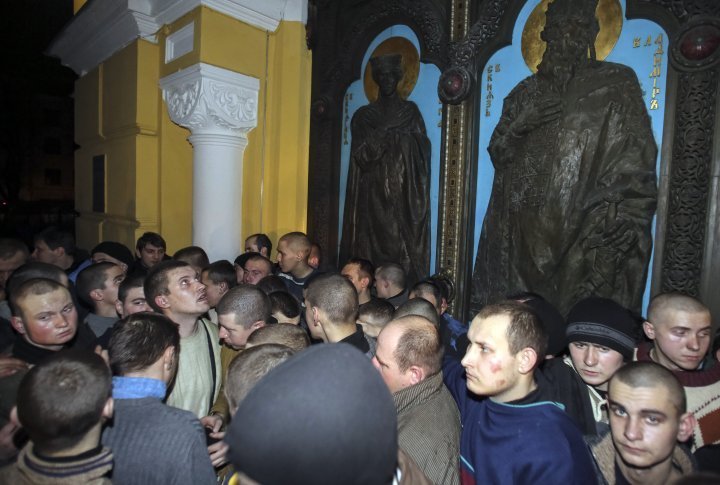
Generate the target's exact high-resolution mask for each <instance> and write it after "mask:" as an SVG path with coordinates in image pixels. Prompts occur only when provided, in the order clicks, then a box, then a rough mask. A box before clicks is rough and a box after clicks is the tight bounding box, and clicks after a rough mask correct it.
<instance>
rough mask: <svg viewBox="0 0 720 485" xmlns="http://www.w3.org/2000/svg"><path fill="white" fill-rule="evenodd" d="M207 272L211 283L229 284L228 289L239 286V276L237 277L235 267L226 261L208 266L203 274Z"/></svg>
mask: <svg viewBox="0 0 720 485" xmlns="http://www.w3.org/2000/svg"><path fill="white" fill-rule="evenodd" d="M206 271H207V277H208V279H209V280H210V281H212V282H213V283H215V284H216V285H219V284H221V283H225V284H227V287H228V289H230V288H233V287H235V286H237V284H238V283H237V276H236V275H235V266H233V264H232V263H231V262H230V261H228V260H226V259H221V260H220V261H215V262H214V263H212V264H210V265H208V266H207V267H206V268H205V269H203V273H205V272H206Z"/></svg>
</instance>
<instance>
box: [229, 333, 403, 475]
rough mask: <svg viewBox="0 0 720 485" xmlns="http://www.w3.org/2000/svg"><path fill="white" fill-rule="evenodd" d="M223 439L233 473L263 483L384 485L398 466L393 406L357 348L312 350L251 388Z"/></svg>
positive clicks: (341, 346)
mask: <svg viewBox="0 0 720 485" xmlns="http://www.w3.org/2000/svg"><path fill="white" fill-rule="evenodd" d="M225 441H226V442H227V443H228V445H229V447H230V449H229V451H228V457H229V459H230V462H231V463H232V464H233V465H234V466H235V469H236V470H237V471H239V472H242V473H244V474H245V475H247V476H248V477H249V478H251V479H252V480H254V481H256V482H259V483H262V484H266V485H273V484H286V483H295V484H317V483H342V484H387V483H390V482H392V477H393V473H394V472H395V468H396V464H397V453H398V444H397V418H396V412H395V405H394V403H393V399H392V396H391V395H390V392H389V391H388V389H387V386H386V385H385V383H384V382H383V380H382V378H381V377H380V374H379V373H378V372H377V371H376V370H375V368H374V367H373V366H372V364H371V363H370V361H369V360H368V358H367V357H366V356H365V355H363V354H362V353H361V352H360V351H358V350H357V349H355V348H354V347H352V346H350V345H349V344H345V343H337V344H323V345H316V346H314V347H311V348H309V349H307V350H304V351H303V352H301V353H299V354H297V355H296V356H294V357H291V358H290V359H289V360H287V361H286V362H284V363H282V364H281V365H279V366H278V367H276V368H275V369H273V370H272V371H270V372H269V373H268V374H267V375H266V376H265V377H264V378H263V379H262V380H261V381H260V382H259V383H258V384H257V385H256V386H255V387H254V388H253V389H252V390H251V391H250V393H249V394H248V395H247V397H246V398H245V399H244V400H243V401H242V403H241V404H240V407H239V408H238V410H237V413H236V414H235V416H233V419H232V421H231V424H230V429H229V430H228V433H227V436H226V437H225Z"/></svg>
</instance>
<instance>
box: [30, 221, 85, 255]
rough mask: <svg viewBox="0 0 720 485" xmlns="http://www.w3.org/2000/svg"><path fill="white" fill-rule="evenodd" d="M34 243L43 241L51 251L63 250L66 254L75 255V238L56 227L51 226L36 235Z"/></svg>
mask: <svg viewBox="0 0 720 485" xmlns="http://www.w3.org/2000/svg"><path fill="white" fill-rule="evenodd" d="M33 241H35V242H36V243H37V241H43V242H44V243H45V244H47V247H49V248H50V249H53V250H55V249H57V248H63V249H64V250H65V254H67V255H68V256H72V255H74V254H75V236H73V235H72V233H70V232H68V231H65V230H63V229H60V228H58V227H56V226H49V227H46V228H45V229H43V230H42V231H40V232H38V233H37V234H35V237H34V238H33Z"/></svg>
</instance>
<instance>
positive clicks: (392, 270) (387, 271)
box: [375, 263, 407, 289]
mask: <svg viewBox="0 0 720 485" xmlns="http://www.w3.org/2000/svg"><path fill="white" fill-rule="evenodd" d="M375 278H376V279H377V278H382V279H384V280H387V281H389V282H390V283H392V284H393V286H397V287H398V288H403V289H404V288H405V284H406V278H407V277H406V275H405V270H404V269H403V268H402V266H400V265H399V264H397V263H386V264H383V265H382V266H378V268H377V270H375Z"/></svg>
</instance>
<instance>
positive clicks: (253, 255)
mask: <svg viewBox="0 0 720 485" xmlns="http://www.w3.org/2000/svg"><path fill="white" fill-rule="evenodd" d="M246 254H249V255H250V256H248V258H247V259H246V260H245V263H244V264H243V269H244V268H245V265H246V264H248V263H249V262H250V261H263V262H264V263H265V264H267V267H268V276H269V274H270V273H272V269H273V263H272V261H270V260H269V259H268V258H266V257H265V256H263V255H262V254H260V253H246Z"/></svg>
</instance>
